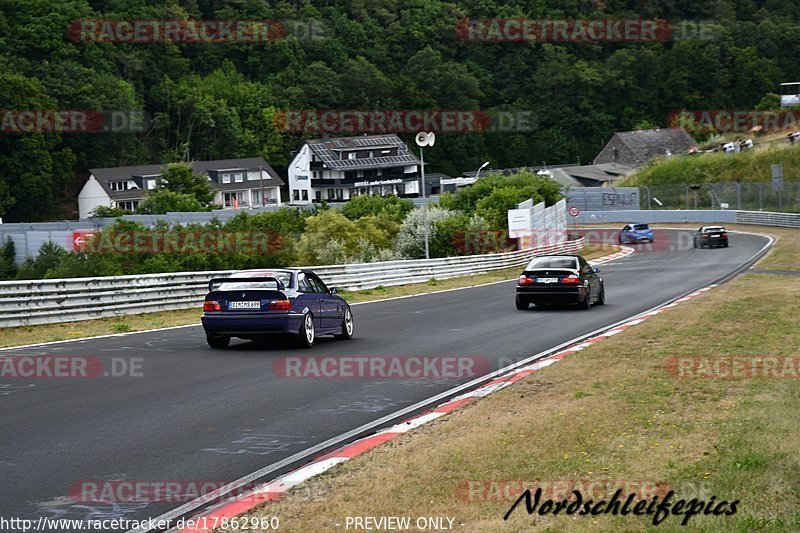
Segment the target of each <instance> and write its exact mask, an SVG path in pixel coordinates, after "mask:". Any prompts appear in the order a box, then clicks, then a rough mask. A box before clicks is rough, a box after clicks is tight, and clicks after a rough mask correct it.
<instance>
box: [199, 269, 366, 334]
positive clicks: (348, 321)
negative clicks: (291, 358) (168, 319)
mask: <svg viewBox="0 0 800 533" xmlns="http://www.w3.org/2000/svg"><path fill="white" fill-rule="evenodd" d="M208 290H209V292H208V294H207V295H206V298H205V302H204V303H203V316H202V319H201V320H202V323H203V329H204V330H205V332H206V341H207V342H208V345H209V346H211V347H212V348H226V347H227V346H228V344H229V343H230V341H231V338H232V337H238V338H241V339H248V340H256V339H261V338H264V337H266V336H268V335H274V334H286V335H291V336H294V339H295V341H296V343H297V344H298V345H299V346H301V347H304V348H310V347H311V346H313V344H314V341H315V339H316V338H317V337H319V336H321V335H333V336H334V337H336V338H339V339H350V338H352V336H353V313H352V311H351V310H350V305H348V303H347V302H346V301H345V300H344V298H342V297H341V296H338V295H337V294H336V289H335V288H328V287H327V286H326V285H325V283H323V281H322V280H321V279H320V278H319V276H317V275H316V274H315V273H314V272H313V271H311V270H306V269H299V268H292V269H274V270H242V271H239V272H235V273H233V274H232V275H231V276H230V277H227V278H215V279H212V280H211V281H209V283H208Z"/></svg>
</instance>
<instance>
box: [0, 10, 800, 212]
mask: <svg viewBox="0 0 800 533" xmlns="http://www.w3.org/2000/svg"><path fill="white" fill-rule="evenodd" d="M490 17H530V18H537V19H556V18H599V19H607V18H648V19H652V18H662V19H666V20H669V21H681V20H702V21H714V26H713V27H711V28H712V29H713V32H712V35H711V38H710V39H709V38H706V39H700V40H693V39H686V40H670V41H666V42H655V43H638V44H637V43H629V44H621V43H569V44H551V43H521V42H508V43H492V42H468V41H465V40H463V39H461V38H459V34H458V32H457V31H456V28H457V26H458V24H459V21H461V20H463V19H465V18H490ZM87 19H111V20H133V19H145V20H175V19H202V20H275V21H281V22H282V23H283V25H284V27H285V28H286V29H287V31H286V34H285V35H284V36H283V38H280V39H276V40H273V41H269V42H264V43H256V44H219V43H216V44H142V43H138V44H131V43H128V44H119V43H95V42H76V41H75V39H71V38H70V34H69V32H70V28H71V25H73V23H74V22H75V21H79V20H87ZM799 34H800V4H799V3H797V2H787V1H785V0H667V1H656V0H637V1H633V0H542V1H538V2H523V1H521V0H516V1H515V0H509V1H504V0H461V1H458V2H447V1H443V0H316V1H303V0H296V1H295V2H293V3H290V2H286V1H277V2H275V1H268V0H0V111H3V110H31V109H53V110H55V109H60V110H85V109H90V110H100V111H108V110H130V111H133V112H141V113H144V114H145V116H147V117H148V121H147V123H146V127H145V128H144V129H143V130H142V131H137V132H132V133H113V134H109V133H91V134H87V133H83V134H78V133H61V134H58V133H6V132H4V131H5V130H3V131H0V139H1V140H2V142H0V216H1V217H3V219H4V220H5V221H7V222H11V221H34V220H52V219H63V218H74V217H75V216H76V204H77V202H76V199H75V198H76V195H77V192H78V191H79V189H80V187H81V186H82V184H83V182H84V181H85V180H86V177H87V176H88V172H87V171H88V169H89V168H92V167H102V166H117V165H128V164H144V163H153V162H173V161H180V160H187V159H197V160H202V159H222V158H235V157H245V156H258V155H260V156H263V157H265V158H266V159H267V160H268V161H269V162H270V164H272V165H273V166H274V167H275V168H276V169H278V170H279V172H282V173H285V167H286V165H287V164H288V161H289V160H290V158H291V156H292V151H293V150H297V148H298V147H299V145H300V144H301V142H302V140H303V138H304V136H303V135H302V134H298V133H291V134H290V133H284V132H282V131H279V130H278V129H276V127H275V122H274V117H275V116H276V114H279V113H281V112H282V111H285V110H291V109H361V110H375V109H440V108H441V109H480V110H486V111H497V110H526V111H531V112H532V113H533V114H534V116H535V128H534V130H533V131H528V132H499V131H490V132H485V133H480V134H478V133H469V134H457V133H448V134H442V135H440V136H439V138H438V139H437V144H436V147H435V148H433V149H431V150H429V151H428V152H426V160H427V161H428V163H429V169H430V170H431V171H439V172H446V173H450V174H454V175H458V174H460V173H461V172H463V171H464V170H471V169H475V168H477V167H478V166H479V165H480V164H481V163H482V162H483V161H486V160H489V161H491V163H492V166H493V167H495V168H503V167H514V166H522V165H534V164H539V163H540V162H541V161H543V160H544V161H547V162H548V163H564V162H573V161H576V159H577V158H578V157H580V158H581V160H582V161H589V160H591V159H592V158H593V157H594V155H595V154H596V153H597V152H598V150H599V149H600V147H601V146H602V144H603V143H604V141H607V140H608V139H609V138H610V136H611V135H612V134H613V132H615V131H621V130H629V129H633V128H635V127H642V126H658V125H665V124H666V120H667V117H668V115H669V113H670V112H671V111H674V110H676V109H720V108H725V109H749V108H753V107H754V106H756V105H757V104H759V102H761V101H762V99H763V98H764V97H765V95H766V94H767V93H769V92H776V91H777V88H778V84H779V83H781V82H785V81H797V80H800V61H798V60H797V58H798V57H800V54H799V53H798V52H800V39H798V35H799ZM404 138H405V139H406V140H409V141H410V140H411V135H404Z"/></svg>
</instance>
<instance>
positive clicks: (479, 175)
mask: <svg viewBox="0 0 800 533" xmlns="http://www.w3.org/2000/svg"><path fill="white" fill-rule="evenodd" d="M487 166H489V162H488V161H487V162H485V163H484V164H482V165H481V168H479V169H478V172H477V173H476V174H475V181H478V180H479V179H480V177H481V170H483V169H484V168H486V167H487Z"/></svg>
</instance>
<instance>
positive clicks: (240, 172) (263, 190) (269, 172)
mask: <svg viewBox="0 0 800 533" xmlns="http://www.w3.org/2000/svg"><path fill="white" fill-rule="evenodd" d="M191 165H192V168H193V169H194V172H195V174H199V175H201V176H205V177H206V179H207V180H208V182H209V185H211V189H213V190H214V203H215V204H219V205H221V206H223V208H231V209H233V208H246V207H258V206H263V205H281V187H282V186H283V185H284V182H283V180H282V179H281V178H280V176H278V174H277V173H276V172H275V170H274V169H273V168H272V167H271V166H269V164H268V163H267V162H266V161H265V160H264V158H263V157H246V158H242V159H221V160H217V161H193V162H192V163H191ZM166 167H167V165H166V164H156V165H138V166H131V167H112V168H93V169H90V173H91V174H90V175H89V179H88V180H87V181H86V183H85V184H84V186H83V188H82V189H81V192H80V194H78V211H79V213H80V218H88V217H89V216H90V215H91V213H92V211H94V209H95V208H97V207H98V206H101V205H102V206H107V207H119V208H122V209H127V210H128V211H135V210H136V208H137V207H138V206H139V202H141V201H142V200H143V199H144V197H145V196H147V194H148V193H149V192H150V191H152V190H155V189H156V188H158V181H159V179H160V178H161V175H162V174H163V172H164V169H165V168H166Z"/></svg>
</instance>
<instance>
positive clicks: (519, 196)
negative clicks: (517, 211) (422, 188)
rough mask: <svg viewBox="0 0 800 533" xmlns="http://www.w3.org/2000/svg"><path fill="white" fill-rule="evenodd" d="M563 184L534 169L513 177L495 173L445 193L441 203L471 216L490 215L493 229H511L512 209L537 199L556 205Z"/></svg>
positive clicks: (487, 217) (488, 216) (537, 201)
mask: <svg viewBox="0 0 800 533" xmlns="http://www.w3.org/2000/svg"><path fill="white" fill-rule="evenodd" d="M560 190H561V187H560V185H558V184H557V183H556V182H554V181H552V180H549V179H547V178H543V177H541V176H537V175H536V174H534V173H532V172H527V171H523V172H519V173H517V174H514V175H512V176H501V175H497V174H495V175H491V176H487V177H485V178H482V179H480V180H478V181H477V182H475V183H474V184H472V185H470V186H468V187H464V188H462V189H460V190H459V191H458V192H456V193H455V194H445V195H442V198H441V199H440V201H439V203H440V205H441V206H442V207H444V208H446V209H450V210H453V211H461V212H463V213H466V214H468V215H471V214H475V213H477V214H479V215H481V216H483V217H484V218H486V221H487V222H488V223H489V224H490V226H491V227H492V229H507V228H508V216H507V211H508V209H513V208H515V207H516V204H517V203H519V202H522V201H524V200H527V199H529V198H531V199H533V201H534V203H539V202H545V204H547V205H553V204H555V203H556V202H557V201H558V200H560V199H561V192H560Z"/></svg>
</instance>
